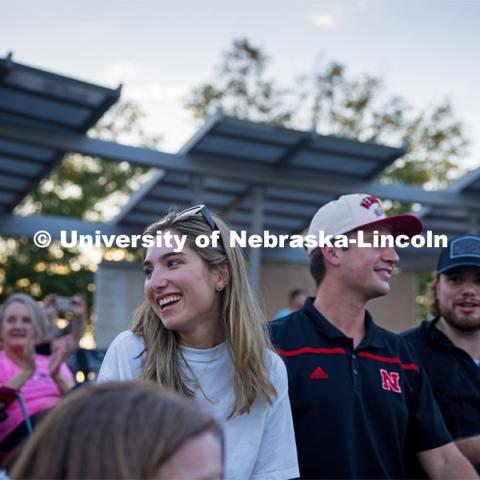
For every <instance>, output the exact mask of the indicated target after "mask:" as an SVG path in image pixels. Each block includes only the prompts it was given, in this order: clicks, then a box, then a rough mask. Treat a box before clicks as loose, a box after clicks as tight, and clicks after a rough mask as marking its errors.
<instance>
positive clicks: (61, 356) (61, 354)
mask: <svg viewBox="0 0 480 480" xmlns="http://www.w3.org/2000/svg"><path fill="white" fill-rule="evenodd" d="M66 356H67V352H66V350H65V349H62V348H59V346H56V350H54V352H53V353H52V355H51V356H50V359H49V363H48V372H49V374H50V376H51V377H52V379H53V381H54V382H55V383H56V384H57V387H58V389H59V390H60V392H61V393H62V394H63V395H65V394H66V393H67V392H68V391H69V390H70V389H71V388H72V387H73V386H74V385H75V382H74V381H73V379H71V378H67V377H65V376H63V375H62V374H61V372H60V367H61V365H62V363H63V362H64V361H65V358H66Z"/></svg>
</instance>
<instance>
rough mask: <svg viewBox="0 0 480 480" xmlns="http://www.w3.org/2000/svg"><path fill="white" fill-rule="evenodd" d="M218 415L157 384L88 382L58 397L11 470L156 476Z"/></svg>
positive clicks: (61, 475) (50, 475)
mask: <svg viewBox="0 0 480 480" xmlns="http://www.w3.org/2000/svg"><path fill="white" fill-rule="evenodd" d="M206 432H211V433H212V434H213V435H214V436H215V437H216V438H218V439H219V442H220V444H221V446H222V449H223V435H222V431H221V428H220V426H219V425H218V423H217V422H216V421H215V420H214V419H213V418H212V417H211V416H210V415H208V414H207V413H205V412H203V411H201V410H200V408H199V407H198V406H196V405H195V404H194V402H192V401H190V400H187V399H185V398H181V397H180V396H179V395H177V394H174V393H173V392H167V391H164V390H163V389H160V388H158V387H157V386H155V385H148V384H145V383H140V382H114V383H105V384H100V385H86V386H84V387H82V388H81V389H79V390H77V391H76V392H73V393H72V394H70V395H68V396H67V397H66V398H65V399H64V400H62V401H61V402H60V403H58V404H57V405H56V406H55V408H54V409H52V411H51V412H49V414H48V415H47V416H46V418H45V419H44V420H43V421H42V422H41V423H40V425H39V426H38V427H37V428H36V429H35V431H34V432H33V435H32V437H31V438H30V440H29V441H28V442H27V444H26V446H25V448H24V449H23V451H22V453H21V455H20V457H19V458H18V460H17V461H16V463H15V466H14V468H13V471H12V473H11V477H12V478H13V479H17V478H18V479H20V478H32V479H33V478H45V479H75V478H120V479H130V478H154V477H155V475H156V474H157V473H158V470H159V469H160V467H161V466H162V464H164V463H165V462H166V461H168V459H169V458H170V457H171V456H172V455H174V454H175V453H176V452H177V451H178V450H179V449H180V448H181V447H182V445H184V444H185V443H186V442H187V441H188V440H190V439H191V438H194V437H196V436H198V435H201V434H203V433H206Z"/></svg>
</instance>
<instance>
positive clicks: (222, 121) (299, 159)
mask: <svg viewBox="0 0 480 480" xmlns="http://www.w3.org/2000/svg"><path fill="white" fill-rule="evenodd" d="M119 95H120V88H118V89H116V90H112V89H107V88H103V87H100V86H97V85H92V84H89V83H86V82H81V81H78V80H75V79H72V78H68V77H64V76H60V75H56V74H53V73H50V72H46V71H43V70H39V69H35V68H32V67H28V66H25V65H20V64H17V63H14V62H13V61H12V58H11V56H8V57H7V58H5V59H2V58H0V234H4V235H13V236H32V235H33V234H34V233H35V232H36V231H37V230H38V229H39V228H45V229H47V230H48V231H49V232H50V233H51V235H52V237H53V238H59V232H60V231H61V230H62V229H65V228H72V229H76V230H78V231H80V232H85V233H93V232H95V231H96V230H102V231H103V232H106V233H139V232H141V231H142V230H143V228H144V227H145V225H147V224H148V223H150V222H153V221H155V220H156V219H158V218H159V217H160V216H161V215H163V214H164V213H166V212H167V211H168V210H170V209H171V208H177V209H182V208H186V207H189V206H191V205H192V204H196V203H206V204H208V205H209V206H210V207H211V209H212V210H213V211H215V212H218V213H220V214H221V215H222V216H223V217H224V218H225V219H226V220H227V221H228V222H229V223H230V224H231V225H232V226H233V227H234V228H238V229H240V228H241V229H246V230H249V231H250V233H254V232H255V233H257V232H259V231H261V230H264V229H268V230H270V231H271V232H272V233H275V234H278V233H298V232H301V231H302V230H304V229H305V228H306V226H307V225H308V223H309V221H310V219H311V217H312V215H313V214H314V213H315V212H316V210H317V209H318V208H319V207H320V206H321V205H322V204H324V203H326V202H327V201H329V200H331V199H332V198H336V197H338V196H339V195H343V194H347V193H355V192H367V193H370V194H373V195H377V196H378V197H380V198H384V199H391V200H398V201H402V202H409V203H417V204H420V205H421V206H422V207H423V210H422V211H421V212H420V214H421V215H422V216H423V219H424V222H425V224H426V228H427V229H432V230H433V231H434V232H435V233H447V234H449V235H456V234H459V233H465V232H476V233H478V232H480V201H479V200H480V168H479V169H477V170H474V171H472V172H470V173H469V174H467V175H465V176H464V177H463V178H461V179H460V180H458V181H457V182H455V183H454V184H453V185H451V186H450V187H449V188H447V189H445V190H438V191H427V190H425V189H423V188H421V187H417V186H414V185H400V184H386V183H382V182H379V181H378V180H377V179H376V176H377V175H378V174H379V173H380V172H382V171H383V170H384V169H385V168H386V167H387V166H389V165H390V164H391V163H392V162H393V161H394V160H395V159H396V158H398V157H400V156H402V155H403V154H404V153H405V151H406V149H405V147H401V148H391V147H387V146H383V145H377V144H373V143H361V142H357V141H352V140H348V139H341V138H335V137H328V136H322V135H318V134H315V133H313V132H304V131H297V130H292V129H288V128H283V127H278V126H273V125H268V124H261V123H254V122H251V121H247V120H238V119H234V118H229V117H226V116H223V115H222V114H221V113H220V112H219V113H217V114H215V115H214V116H212V117H211V118H210V119H208V120H207V122H206V123H205V125H204V126H203V127H202V128H200V129H199V131H198V132H197V133H196V134H195V135H194V136H193V138H192V139H191V140H190V141H189V142H187V143H186V145H185V146H184V147H183V148H182V149H180V151H179V152H178V153H176V154H171V153H165V152H160V151H155V150H151V149H148V148H138V147H130V146H128V145H122V144H118V143H113V142H108V141H105V140H100V139H94V138H91V137H88V136H87V135H85V132H86V131H87V130H88V129H89V128H90V127H91V126H93V125H94V124H95V122H96V121H97V120H98V119H99V118H100V117H101V115H102V114H103V113H104V112H105V111H106V110H107V109H108V107H109V106H110V105H112V104H113V103H114V102H115V101H116V100H117V99H118V98H119ZM65 152H77V153H80V154H83V155H90V156H98V157H102V158H103V159H105V160H111V161H117V162H118V161H128V162H130V163H132V164H134V165H140V166H144V167H151V168H153V169H154V172H155V173H154V174H153V175H152V177H151V179H150V180H149V181H148V182H147V183H146V184H145V185H144V186H143V187H142V188H141V189H140V190H139V191H138V192H136V193H135V194H134V195H132V198H131V199H130V201H129V202H128V204H127V205H126V206H125V207H124V208H123V210H122V212H121V213H120V215H118V217H116V218H115V219H114V220H113V221H111V222H109V223H108V224H105V223H90V222H85V221H82V220H79V219H71V218H64V217H54V216H42V215H36V216H30V217H28V216H27V217H24V216H19V215H14V214H12V213H11V210H12V209H13V208H14V206H16V205H18V204H19V203H20V201H21V200H22V199H23V198H24V197H25V195H27V194H28V193H30V192H31V191H34V189H35V188H36V186H37V184H38V182H39V181H40V180H41V179H42V178H44V177H46V176H47V175H48V174H49V172H50V170H51V169H52V168H53V167H54V166H55V164H56V163H57V162H59V161H60V159H61V157H62V156H63V154H64V153H65ZM250 253H251V258H250V260H251V265H252V269H251V271H253V274H252V278H256V277H258V265H259V263H260V257H259V256H260V250H259V249H252V251H251V252H250ZM410 253H411V254H410ZM410 253H408V252H406V254H407V255H402V266H404V265H405V263H404V258H405V257H407V258H406V260H407V263H408V264H409V266H410V267H413V268H414V269H415V268H417V269H418V268H421V267H422V266H423V267H425V266H426V267H427V268H429V266H431V265H433V260H432V258H433V257H432V255H431V253H432V252H430V251H428V252H424V251H419V250H417V249H415V251H413V252H410ZM264 254H265V256H266V257H268V258H271V259H277V260H278V261H300V262H302V261H305V260H306V257H305V254H304V252H303V251H299V250H298V249H293V250H289V249H278V250H268V249H266V250H265V252H264ZM422 262H423V263H422ZM255 269H257V272H255Z"/></svg>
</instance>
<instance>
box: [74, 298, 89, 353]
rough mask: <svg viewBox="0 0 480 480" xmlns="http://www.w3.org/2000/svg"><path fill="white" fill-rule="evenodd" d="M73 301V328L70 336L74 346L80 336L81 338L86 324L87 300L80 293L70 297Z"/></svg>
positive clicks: (76, 344)
mask: <svg viewBox="0 0 480 480" xmlns="http://www.w3.org/2000/svg"><path fill="white" fill-rule="evenodd" d="M72 303H73V309H72V313H73V320H72V321H73V328H72V336H73V339H74V341H75V347H77V346H78V342H79V341H80V338H82V335H83V332H84V331H85V326H86V324H87V302H86V300H85V297H83V296H81V295H75V296H74V297H73V298H72Z"/></svg>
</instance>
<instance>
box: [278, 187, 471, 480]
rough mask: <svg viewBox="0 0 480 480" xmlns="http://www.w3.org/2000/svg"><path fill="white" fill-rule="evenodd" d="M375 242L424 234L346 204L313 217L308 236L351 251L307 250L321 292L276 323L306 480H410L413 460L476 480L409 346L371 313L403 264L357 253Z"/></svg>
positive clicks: (392, 255)
mask: <svg viewBox="0 0 480 480" xmlns="http://www.w3.org/2000/svg"><path fill="white" fill-rule="evenodd" d="M359 231H362V233H363V239H364V242H365V243H369V242H370V241H371V240H373V237H374V235H377V234H380V235H393V236H394V237H395V236H398V235H406V236H408V237H412V236H413V235H417V234H420V233H421V231H422V224H421V222H420V220H419V219H418V218H417V217H415V216H413V215H396V216H392V217H388V216H387V215H386V214H385V212H384V211H383V208H382V206H381V203H380V201H379V200H378V199H377V198H376V197H374V196H372V195H366V194H354V195H345V196H343V197H340V198H339V199H338V200H335V201H332V202H330V203H328V204H326V205H325V206H323V207H322V208H321V209H320V210H319V211H318V212H317V213H316V215H315V216H314V217H313V219H312V222H311V224H310V228H309V232H308V233H309V235H315V236H318V237H319V236H321V233H322V232H323V233H324V234H325V235H333V236H338V235H346V236H347V237H348V239H349V244H348V247H342V248H340V247H336V246H330V245H327V246H321V247H317V248H311V249H310V250H309V254H310V272H311V274H312V276H313V278H314V279H315V282H316V284H317V293H316V297H315V298H309V299H307V301H306V302H305V305H304V306H303V308H302V309H301V310H299V311H298V312H295V313H292V314H291V315H289V316H287V317H285V318H282V319H280V320H276V321H274V322H272V323H271V328H272V339H273V342H274V345H275V347H276V348H277V351H278V353H279V354H280V355H281V356H282V357H283V359H284V360H285V363H286V366H287V370H288V374H289V384H290V389H289V395H290V401H291V405H292V411H293V420H294V424H295V434H296V440H297V448H298V455H299V463H300V473H301V477H302V478H405V476H406V468H405V465H406V459H407V458H408V456H411V455H416V456H417V458H418V459H419V461H420V463H421V464H422V466H423V468H424V469H425V471H426V472H427V473H428V475H429V476H430V477H432V478H478V477H477V476H476V473H475V471H474V469H473V468H472V466H471V465H470V463H469V462H468V461H467V460H466V459H465V457H464V456H463V455H462V454H461V453H460V451H459V450H458V448H457V447H456V446H455V444H454V443H453V442H452V440H451V437H450V435H449V433H448V431H447V429H446V427H445V424H444V421H443V419H442V416H441V414H440V412H439V410H438V407H437V405H436V403H435V400H434V398H433V395H432V392H431V389H430V385H429V383H428V380H427V378H426V376H425V373H424V371H423V368H422V367H421V363H420V360H419V357H418V354H417V353H416V351H415V349H414V348H413V346H411V345H410V344H409V343H408V342H406V341H405V340H403V339H402V338H401V337H399V336H397V335H395V334H393V333H391V332H388V331H387V330H384V329H383V328H380V327H379V326H377V325H376V324H375V323H374V322H373V320H372V318H371V316H370V314H369V313H368V312H367V310H366V303H367V302H368V301H369V300H371V299H373V298H376V297H379V296H382V295H386V294H387V293H388V292H389V291H390V285H389V282H390V278H391V276H392V274H393V271H394V268H395V266H396V265H397V263H398V260H399V257H398V255H397V253H396V252H395V250H394V249H393V248H391V247H372V246H371V247H361V246H359V245H358V242H357V240H358V239H357V238H356V235H357V234H358V232H359Z"/></svg>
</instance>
